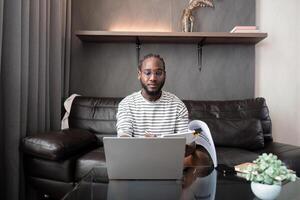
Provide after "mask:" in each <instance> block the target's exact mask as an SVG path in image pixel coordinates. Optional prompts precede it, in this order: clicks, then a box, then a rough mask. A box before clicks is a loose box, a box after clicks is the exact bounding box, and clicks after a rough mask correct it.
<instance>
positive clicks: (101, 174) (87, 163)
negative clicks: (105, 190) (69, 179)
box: [75, 147, 108, 182]
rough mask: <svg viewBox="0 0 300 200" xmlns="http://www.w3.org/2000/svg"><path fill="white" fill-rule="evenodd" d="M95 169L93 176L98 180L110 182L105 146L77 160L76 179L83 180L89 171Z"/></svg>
mask: <svg viewBox="0 0 300 200" xmlns="http://www.w3.org/2000/svg"><path fill="white" fill-rule="evenodd" d="M92 169H95V170H94V172H95V173H96V174H95V176H94V177H93V178H95V179H97V181H98V182H108V176H107V169H106V162H105V153H104V149H103V147H100V148H97V149H94V150H93V151H91V152H89V153H87V154H85V155H83V156H81V157H80V158H79V159H78V160H77V162H76V170H75V180H76V181H79V180H81V179H82V178H83V177H84V176H85V175H86V174H87V173H88V172H89V171H91V170H92Z"/></svg>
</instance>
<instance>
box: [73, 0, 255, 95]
mask: <svg viewBox="0 0 300 200" xmlns="http://www.w3.org/2000/svg"><path fill="white" fill-rule="evenodd" d="M187 1H188V0H186V1H182V0H148V1H141V0H140V1H139V0H123V1H109V0H85V1H81V0H73V3H72V31H73V36H72V55H71V77H70V79H71V80H70V91H71V93H79V94H82V95H90V96H112V97H119V96H120V97H121V96H126V95H128V94H130V93H132V92H134V91H136V90H139V89H140V83H139V81H138V80H137V69H136V68H137V64H136V46H135V44H129V43H122V44H109V43H108V44H103V43H82V42H81V41H80V40H79V39H78V38H77V37H76V36H75V35H74V31H75V30H83V29H86V30H110V29H116V28H119V29H124V28H126V27H127V28H128V29H129V30H132V29H133V28H144V30H148V28H151V27H152V28H156V29H161V28H162V29H166V30H170V31H179V30H180V26H179V24H180V23H179V20H180V16H181V11H182V9H183V8H184V6H185V4H186V2H187ZM214 2H215V5H216V7H215V8H214V9H210V8H200V9H198V10H197V11H196V12H195V14H194V16H195V18H196V24H195V27H196V30H198V31H229V30H230V29H231V28H232V27H233V26H234V25H253V24H254V23H255V1H249V0H239V1H235V0H226V1H225V0H215V1H214ZM254 50H255V48H254V46H251V45H249V46H248V45H206V46H204V47H203V68H202V71H201V72H200V71H199V69H198V66H197V44H142V46H141V56H143V55H145V54H147V53H152V52H153V53H159V54H161V55H162V56H163V57H164V58H165V61H166V65H167V80H166V85H165V88H164V89H165V90H167V91H170V92H173V93H175V94H176V95H178V96H179V97H180V98H183V99H194V100H200V99H203V100H210V99H224V100H226V99H240V98H251V97H254V74H255V73H254V63H255V62H254V59H255V52H254Z"/></svg>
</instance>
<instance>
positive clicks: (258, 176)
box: [245, 153, 296, 200]
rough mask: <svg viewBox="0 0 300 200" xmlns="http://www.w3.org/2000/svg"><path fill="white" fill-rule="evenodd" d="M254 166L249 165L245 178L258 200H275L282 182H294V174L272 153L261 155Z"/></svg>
mask: <svg viewBox="0 0 300 200" xmlns="http://www.w3.org/2000/svg"><path fill="white" fill-rule="evenodd" d="M253 163H254V165H249V166H248V168H247V172H248V173H247V174H245V177H246V179H247V180H249V181H251V189H252V191H253V193H254V194H255V195H256V196H257V197H259V198H260V199H265V200H267V199H275V198H276V197H277V196H278V195H279V193H280V191H281V184H282V181H295V180H296V174H295V172H294V171H293V170H290V169H288V168H287V167H286V166H285V165H284V163H283V162H282V161H281V160H279V159H278V157H277V156H276V155H273V154H272V153H270V154H266V153H263V154H262V155H260V156H259V157H258V158H257V159H256V160H254V161H253Z"/></svg>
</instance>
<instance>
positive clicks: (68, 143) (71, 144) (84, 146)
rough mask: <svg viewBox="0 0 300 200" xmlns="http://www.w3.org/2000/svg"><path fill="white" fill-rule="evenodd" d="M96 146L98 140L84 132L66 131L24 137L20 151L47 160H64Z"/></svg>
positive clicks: (91, 134)
mask: <svg viewBox="0 0 300 200" xmlns="http://www.w3.org/2000/svg"><path fill="white" fill-rule="evenodd" d="M97 146H98V138H97V137H96V136H95V135H94V134H93V133H90V132H88V131H85V130H79V129H66V130H61V131H51V132H46V133H41V134H37V135H34V136H28V137H25V138H24V139H23V140H22V144H21V150H22V151H23V152H24V153H25V154H27V155H31V156H34V157H38V158H42V159H47V160H65V159H67V158H69V157H71V156H73V155H76V154H79V153H82V152H83V151H86V150H88V149H92V148H96V147H97Z"/></svg>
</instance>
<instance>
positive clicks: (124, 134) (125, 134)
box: [119, 133, 131, 137]
mask: <svg viewBox="0 0 300 200" xmlns="http://www.w3.org/2000/svg"><path fill="white" fill-rule="evenodd" d="M119 137H131V136H130V135H129V134H127V133H122V134H120V135H119Z"/></svg>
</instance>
